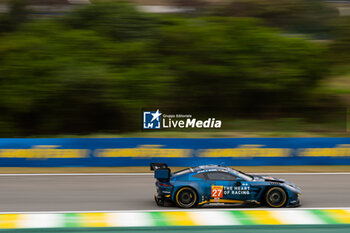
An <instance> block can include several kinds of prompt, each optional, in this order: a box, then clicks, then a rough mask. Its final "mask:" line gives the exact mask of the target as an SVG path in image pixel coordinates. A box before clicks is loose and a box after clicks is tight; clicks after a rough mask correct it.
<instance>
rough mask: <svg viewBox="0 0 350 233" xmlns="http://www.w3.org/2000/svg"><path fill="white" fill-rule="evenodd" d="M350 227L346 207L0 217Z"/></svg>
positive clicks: (108, 223) (61, 223)
mask: <svg viewBox="0 0 350 233" xmlns="http://www.w3.org/2000/svg"><path fill="white" fill-rule="evenodd" d="M282 224H284V225H285V224H288V225H303V224H350V208H343V209H271V210H258V209H252V210H222V209H221V210H212V209H201V210H199V209H198V210H196V209H195V210H193V211H153V212H137V211H127V212H122V211H121V212H120V211H118V212H117V211H116V212H112V211H111V212H106V213H103V212H95V213H88V212H83V213H40V212H38V213H23V214H0V228H1V229H6V228H13V229H14V228H64V227H72V228H74V227H148V226H154V227H156V226H225V225H226V226H227V225H228V226H229V225H282Z"/></svg>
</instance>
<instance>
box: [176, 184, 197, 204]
mask: <svg viewBox="0 0 350 233" xmlns="http://www.w3.org/2000/svg"><path fill="white" fill-rule="evenodd" d="M183 188H190V189H192V190H193V191H194V192H195V193H196V195H197V201H196V204H198V203H199V198H200V195H199V193H198V190H197V189H196V188H195V187H193V186H191V185H182V186H181V185H179V186H178V187H177V188H176V189H174V192H173V195H172V198H171V199H172V201H173V202H174V203H175V204H177V201H176V195H177V193H178V192H179V191H180V190H181V189H183ZM196 204H195V205H196Z"/></svg>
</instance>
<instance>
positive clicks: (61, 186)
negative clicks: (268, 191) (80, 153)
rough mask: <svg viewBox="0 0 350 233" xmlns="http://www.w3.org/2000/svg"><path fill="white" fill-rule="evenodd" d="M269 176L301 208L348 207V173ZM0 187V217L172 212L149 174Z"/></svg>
mask: <svg viewBox="0 0 350 233" xmlns="http://www.w3.org/2000/svg"><path fill="white" fill-rule="evenodd" d="M273 176H276V177H281V178H284V179H287V180H289V181H292V182H294V183H296V184H297V185H299V186H300V187H301V189H302V195H301V200H302V207H304V208H333V207H335V208H336V207H350V174H332V175H330V174H313V175H306V174H293V175H292V174H288V175H286V174H283V175H281V174H280V175H273ZM0 187H1V188H0V212H34V211H109V210H110V211H115V210H170V209H178V208H172V207H171V208H169V207H158V206H156V204H155V202H154V200H153V194H154V193H155V187H154V178H153V176H152V175H106V176H105V175H98V176H96V175H84V176H79V175H78V176H77V175H63V176H62V175H50V176H45V175H40V176H32V175H29V176H25V175H24V176H0ZM208 208H211V207H210V206H209V207H207V208H205V207H202V208H200V209H208ZM222 208H232V206H227V207H222ZM237 208H240V207H237ZM200 209H197V210H200Z"/></svg>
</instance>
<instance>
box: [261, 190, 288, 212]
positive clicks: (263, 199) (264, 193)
mask: <svg viewBox="0 0 350 233" xmlns="http://www.w3.org/2000/svg"><path fill="white" fill-rule="evenodd" d="M272 188H281V189H283V191H284V192H285V193H286V202H285V203H284V204H283V205H282V206H281V207H283V206H286V205H288V201H289V193H288V190H287V189H286V188H285V187H283V186H282V185H268V186H266V187H265V189H264V191H263V192H262V195H261V197H260V202H261V203H263V204H264V205H267V203H266V201H265V196H266V193H267V191H269V190H270V189H272Z"/></svg>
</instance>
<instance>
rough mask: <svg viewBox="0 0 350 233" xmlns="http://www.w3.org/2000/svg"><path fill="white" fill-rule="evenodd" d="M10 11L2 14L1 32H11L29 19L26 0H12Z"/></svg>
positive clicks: (0, 19)
mask: <svg viewBox="0 0 350 233" xmlns="http://www.w3.org/2000/svg"><path fill="white" fill-rule="evenodd" d="M9 7H10V10H9V12H8V13H4V14H0V33H3V32H11V31H14V30H15V29H17V27H18V26H19V25H20V24H21V23H23V22H25V21H26V20H27V19H28V15H29V13H30V12H29V10H28V9H27V1H26V0H11V1H10V4H9Z"/></svg>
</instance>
